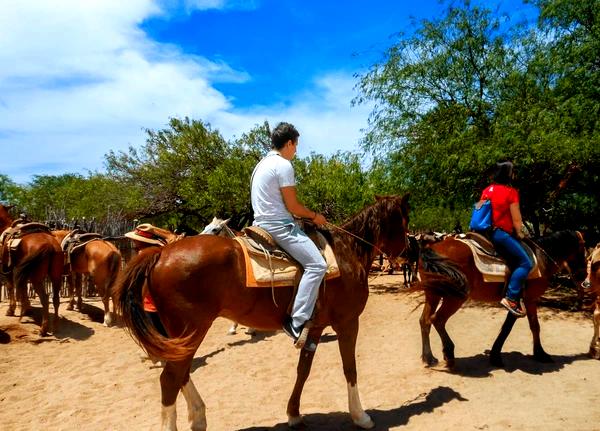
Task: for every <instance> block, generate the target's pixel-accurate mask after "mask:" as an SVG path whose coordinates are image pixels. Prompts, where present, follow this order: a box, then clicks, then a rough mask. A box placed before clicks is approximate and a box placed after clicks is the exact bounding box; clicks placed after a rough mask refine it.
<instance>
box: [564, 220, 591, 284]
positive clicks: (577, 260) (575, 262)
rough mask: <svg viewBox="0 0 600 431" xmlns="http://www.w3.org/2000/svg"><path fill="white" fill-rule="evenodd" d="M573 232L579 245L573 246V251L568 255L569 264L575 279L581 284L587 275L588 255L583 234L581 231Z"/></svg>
mask: <svg viewBox="0 0 600 431" xmlns="http://www.w3.org/2000/svg"><path fill="white" fill-rule="evenodd" d="M571 232H572V231H571ZM573 234H574V235H575V237H576V239H577V245H576V246H575V247H573V252H572V253H571V254H570V256H568V258H567V265H569V269H570V270H571V274H573V279H574V281H575V282H576V283H577V284H578V285H579V284H580V283H581V282H583V280H585V279H586V277H587V257H586V250H585V240H584V239H583V234H582V233H581V232H579V231H574V232H573Z"/></svg>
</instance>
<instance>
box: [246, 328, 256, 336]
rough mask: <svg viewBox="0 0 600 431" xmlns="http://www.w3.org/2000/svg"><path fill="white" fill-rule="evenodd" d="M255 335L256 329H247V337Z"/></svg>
mask: <svg viewBox="0 0 600 431" xmlns="http://www.w3.org/2000/svg"><path fill="white" fill-rule="evenodd" d="M254 334H256V329H254V328H248V329H246V335H254Z"/></svg>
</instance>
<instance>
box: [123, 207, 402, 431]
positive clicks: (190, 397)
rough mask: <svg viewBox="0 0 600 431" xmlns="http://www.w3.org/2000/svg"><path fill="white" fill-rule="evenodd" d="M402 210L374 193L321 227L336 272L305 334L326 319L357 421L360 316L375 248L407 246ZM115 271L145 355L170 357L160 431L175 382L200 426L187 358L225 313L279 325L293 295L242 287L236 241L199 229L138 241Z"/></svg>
mask: <svg viewBox="0 0 600 431" xmlns="http://www.w3.org/2000/svg"><path fill="white" fill-rule="evenodd" d="M408 211H409V207H408V195H406V196H404V197H398V196H390V197H383V198H378V200H377V202H376V203H375V204H373V205H371V206H369V207H367V208H365V209H364V210H362V211H361V212H360V213H358V214H357V215H356V216H354V217H353V218H352V219H351V220H349V221H348V222H347V223H345V224H344V225H343V226H342V229H343V230H344V231H342V230H340V228H337V229H332V230H323V231H322V232H323V233H324V235H326V236H327V237H328V240H329V242H330V244H331V245H332V248H333V250H334V253H335V256H336V258H337V261H338V264H339V267H340V272H341V276H340V277H339V278H335V279H331V280H328V281H327V283H326V287H322V288H321V291H320V294H319V300H318V303H317V307H316V310H317V311H316V314H315V317H314V319H313V326H312V328H311V330H310V332H309V340H311V341H312V343H310V344H313V346H314V345H315V344H316V343H318V341H319V339H320V336H321V333H322V332H323V330H324V328H325V327H326V326H329V325H331V326H332V328H333V330H334V331H335V332H336V333H337V337H338V343H339V349H340V353H341V357H342V363H343V369H344V374H345V376H346V381H347V388H348V404H349V410H350V415H351V417H352V420H353V421H354V423H355V424H357V425H359V426H361V427H363V428H370V427H372V426H373V422H372V421H371V418H370V417H369V415H368V414H367V413H365V411H364V410H363V408H362V406H361V403H360V397H359V393H358V388H357V372H356V358H355V346H356V338H357V334H358V326H359V316H360V314H361V313H362V311H363V309H364V307H365V304H366V301H367V298H368V295H369V287H368V278H367V276H368V272H369V268H370V267H371V263H372V261H373V258H374V256H375V254H376V253H379V252H380V251H383V252H384V253H386V254H387V255H388V256H390V257H391V258H393V257H397V256H398V255H399V254H400V253H402V251H403V250H404V249H405V247H406V241H407V240H406V232H407V226H408ZM119 280H120V281H119V283H118V285H117V288H116V293H115V296H116V298H117V300H118V308H119V309H120V310H121V312H122V315H123V320H124V322H125V324H126V326H127V327H128V328H129V330H130V331H131V333H132V335H133V336H134V338H135V339H137V341H138V342H139V343H140V345H141V346H143V347H144V348H145V349H146V350H147V351H148V353H149V354H151V355H154V356H157V357H160V358H164V359H166V360H167V363H166V366H165V368H164V370H163V372H162V374H161V376H160V384H161V392H162V415H161V420H162V427H161V429H162V430H175V429H176V426H175V418H176V412H175V400H176V398H177V395H178V393H179V391H181V392H182V393H183V395H184V397H185V399H186V401H187V405H188V417H189V419H190V426H191V429H193V430H204V429H206V415H205V409H204V402H203V401H202V399H201V398H200V395H199V394H198V392H197V390H196V388H195V387H194V384H193V383H192V381H191V379H190V365H191V363H192V359H193V357H194V353H195V352H196V350H197V349H198V347H199V346H200V343H202V340H203V338H204V336H205V334H206V332H207V331H208V329H209V328H210V326H211V324H212V322H213V321H214V320H215V319H216V318H217V317H219V316H222V317H226V318H228V319H231V320H233V321H237V322H240V323H242V324H243V325H246V326H251V327H253V328H258V329H262V330H268V331H272V330H278V329H281V326H282V323H283V321H284V319H285V317H286V311H287V307H288V304H289V303H290V302H291V301H292V299H293V289H292V288H291V287H290V288H286V287H281V288H276V289H275V290H274V292H272V291H271V289H269V288H266V289H264V288H247V287H246V286H245V267H244V257H243V252H242V249H241V247H240V245H239V244H238V243H237V242H236V241H235V240H232V239H229V238H224V237H220V236H214V235H198V236H194V237H189V238H184V239H182V240H180V241H178V242H176V243H173V244H169V245H166V246H165V247H164V248H159V247H152V248H148V249H145V250H142V251H141V252H140V254H139V255H138V256H137V257H136V258H134V259H133V260H132V261H131V263H130V264H129V265H128V267H127V268H126V269H125V271H124V273H123V274H122V276H121V277H120V279H119ZM145 289H148V290H149V291H150V293H151V295H152V298H153V299H154V302H155V304H156V308H157V309H158V313H159V315H160V318H161V320H162V321H163V323H164V326H165V327H166V328H167V331H168V332H169V334H170V335H171V336H172V337H173V338H164V337H162V336H160V335H159V334H158V333H157V332H156V330H155V329H154V328H153V327H152V325H151V324H150V322H149V321H148V319H147V317H146V316H145V314H144V313H143V311H142V305H141V302H142V294H143V290H145ZM272 295H274V298H273V297H272ZM290 344H291V343H290ZM307 344H309V343H307ZM290 348H291V345H290ZM313 357H314V349H312V351H309V350H307V349H304V350H302V351H301V353H300V358H299V363H298V368H297V378H296V383H295V385H294V389H293V391H292V394H291V396H290V399H289V401H288V405H287V414H288V421H289V424H290V425H295V424H298V423H300V422H301V421H302V419H301V416H300V396H301V393H302V389H303V387H304V383H305V381H306V379H307V378H308V375H309V373H310V368H311V365H312V361H313Z"/></svg>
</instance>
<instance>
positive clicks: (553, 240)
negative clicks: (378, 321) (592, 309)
mask: <svg viewBox="0 0 600 431" xmlns="http://www.w3.org/2000/svg"><path fill="white" fill-rule="evenodd" d="M532 248H533V250H535V253H536V257H537V260H538V263H539V266H540V272H541V275H542V277H541V278H535V279H530V280H528V281H527V284H526V288H525V289H524V290H523V301H524V304H525V308H526V309H527V319H528V320H529V327H530V329H531V332H532V334H533V355H534V358H535V359H536V360H538V361H541V362H551V361H552V359H551V357H550V355H548V354H547V353H546V352H545V351H544V348H543V347H542V343H541V340H540V323H539V321H538V315H537V303H538V300H539V299H540V297H541V296H542V294H543V293H544V292H545V291H546V289H547V288H548V285H549V282H550V278H551V277H552V275H553V274H554V273H556V272H558V271H559V270H560V269H562V268H563V267H564V265H565V264H566V265H568V266H569V268H570V271H571V273H572V274H575V276H576V277H579V278H580V279H581V280H583V278H585V244H584V241H583V237H582V236H581V234H580V233H579V232H576V231H562V232H557V233H555V234H552V235H549V236H547V237H543V238H540V239H539V240H537V245H535V244H532ZM421 259H422V270H421V271H420V273H419V274H420V276H421V280H422V284H421V287H423V288H424V290H425V305H424V308H423V313H422V315H421V320H420V323H421V336H422V344H423V351H422V356H421V358H422V359H423V362H425V364H427V365H429V366H430V365H435V364H436V363H437V359H436V358H435V357H434V356H433V353H432V352H431V346H430V343H429V332H430V330H431V324H432V323H433V326H434V327H435V329H436V331H437V332H438V334H439V336H440V338H441V340H442V345H443V353H444V359H445V360H446V365H447V366H448V367H452V366H454V360H455V359H454V343H453V342H452V339H451V338H450V336H449V335H448V332H447V331H446V322H447V321H448V319H450V317H451V316H452V315H453V314H454V313H456V312H457V311H458V309H459V308H460V307H461V306H462V305H463V304H464V302H465V301H466V300H467V299H468V298H470V299H472V300H475V301H492V302H498V301H500V300H501V299H502V296H503V287H504V286H503V283H487V282H484V281H483V276H482V275H481V273H480V272H479V271H478V270H477V268H476V267H475V262H474V259H473V255H472V253H471V250H470V248H469V247H468V246H467V245H466V244H465V243H463V242H461V241H459V240H457V239H456V238H453V237H447V238H445V239H444V240H442V241H440V242H438V243H434V244H432V245H430V246H429V248H425V249H424V250H423V254H422V258H421ZM440 302H441V305H440ZM438 306H439V307H438ZM515 321H516V317H515V316H514V315H513V314H511V313H508V314H507V316H506V320H505V322H504V324H503V326H502V329H501V331H500V334H499V335H498V338H497V339H496V341H495V342H494V345H493V347H492V350H491V353H490V361H491V363H492V364H494V365H496V366H500V367H502V366H503V363H502V358H501V355H500V352H501V351H502V346H503V345H504V342H505V341H506V338H507V337H508V335H509V334H510V331H511V330H512V327H513V325H514V323H515Z"/></svg>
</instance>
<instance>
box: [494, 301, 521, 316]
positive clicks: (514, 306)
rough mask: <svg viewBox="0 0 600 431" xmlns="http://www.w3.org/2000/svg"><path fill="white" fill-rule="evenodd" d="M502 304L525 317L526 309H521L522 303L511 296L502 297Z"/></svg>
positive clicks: (516, 314) (517, 314) (513, 312)
mask: <svg viewBox="0 0 600 431" xmlns="http://www.w3.org/2000/svg"><path fill="white" fill-rule="evenodd" d="M500 304H501V305H502V306H503V307H504V308H506V309H507V310H508V311H510V312H511V313H512V314H514V315H515V316H517V317H524V316H525V314H526V313H525V311H523V310H522V309H521V306H520V304H519V303H518V302H517V301H513V300H512V299H510V298H506V297H505V298H502V301H500Z"/></svg>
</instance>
